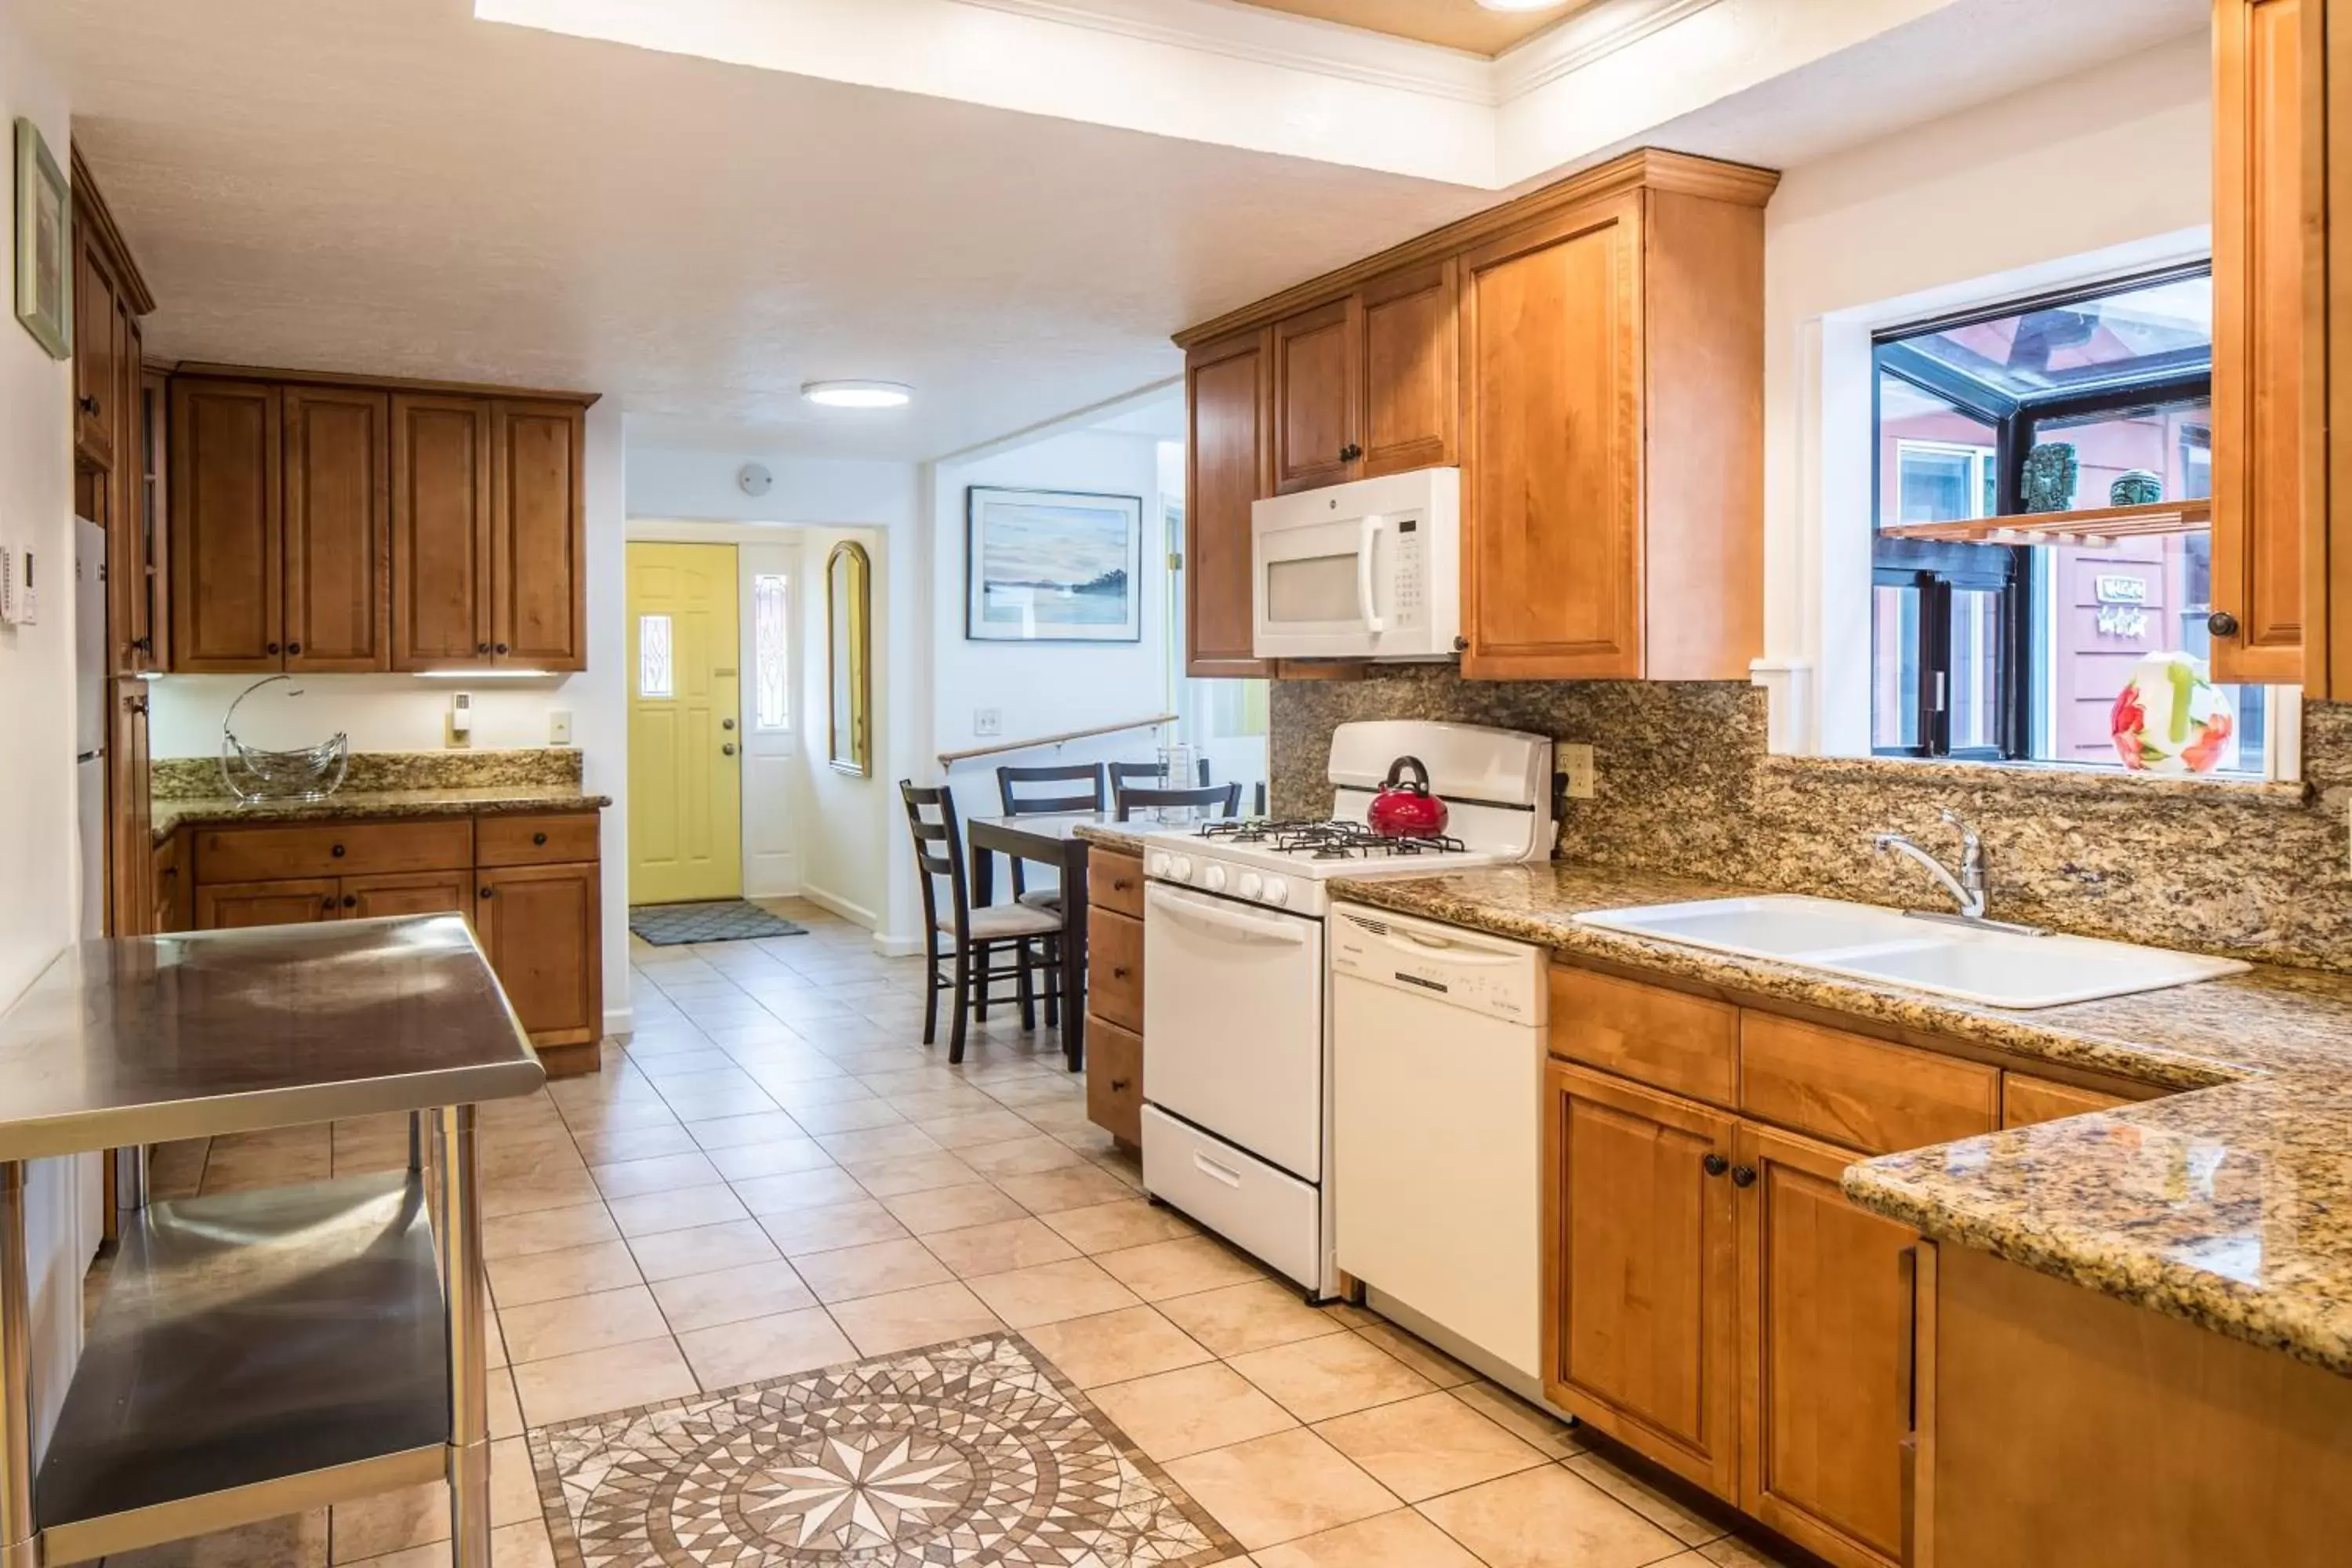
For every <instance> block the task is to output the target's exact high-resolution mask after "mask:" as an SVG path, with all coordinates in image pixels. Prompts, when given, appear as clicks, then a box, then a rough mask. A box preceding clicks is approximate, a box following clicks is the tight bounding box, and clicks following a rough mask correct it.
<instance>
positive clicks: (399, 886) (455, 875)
mask: <svg viewBox="0 0 2352 1568" xmlns="http://www.w3.org/2000/svg"><path fill="white" fill-rule="evenodd" d="M473 881H474V879H473V878H472V877H471V876H469V875H468V874H467V873H466V872H464V871H462V870H459V871H394V872H390V873H387V874H384V875H382V876H375V877H346V878H344V879H343V880H342V906H343V913H344V914H345V915H346V916H348V917H349V918H351V919H352V920H357V921H372V920H382V919H384V918H386V917H388V916H392V915H464V916H465V917H466V918H467V920H468V921H473V924H474V935H475V938H476V940H477V941H478V940H480V937H481V934H482V922H481V921H478V920H475V919H474V902H475V900H474V889H473Z"/></svg>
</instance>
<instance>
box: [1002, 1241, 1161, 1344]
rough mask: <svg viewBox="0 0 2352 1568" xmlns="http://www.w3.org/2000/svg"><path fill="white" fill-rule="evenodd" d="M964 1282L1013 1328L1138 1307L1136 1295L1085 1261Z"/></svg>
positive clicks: (1014, 1270) (1075, 1259)
mask: <svg viewBox="0 0 2352 1568" xmlns="http://www.w3.org/2000/svg"><path fill="white" fill-rule="evenodd" d="M965 1283H967V1284H969V1285H970V1286H971V1289H972V1293H973V1294H974V1295H977V1296H978V1297H979V1298H980V1299H981V1300H983V1301H985V1302H987V1303H988V1305H989V1307H990V1309H991V1310H993V1311H994V1312H995V1313H996V1315H997V1316H998V1317H1000V1318H1003V1320H1004V1321H1006V1322H1008V1323H1010V1324H1012V1325H1013V1327H1014V1328H1016V1329H1025V1328H1029V1327H1031V1326H1033V1325H1034V1324H1038V1323H1058V1322H1060V1321H1063V1320H1064V1319H1066V1318H1091V1317H1095V1316H1097V1315H1099V1314H1101V1313H1104V1312H1115V1311H1118V1310H1119V1309H1120V1308H1122V1307H1132V1306H1135V1305H1137V1304H1138V1303H1137V1300H1136V1295H1135V1292H1134V1291H1132V1290H1129V1289H1128V1288H1127V1287H1126V1286H1124V1285H1122V1284H1120V1283H1119V1282H1118V1280H1116V1279H1112V1278H1111V1277H1110V1276H1109V1275H1108V1274H1106V1273H1104V1272H1103V1271H1102V1270H1101V1269H1100V1268H1097V1267H1096V1266H1095V1264H1094V1263H1093V1262H1092V1261H1091V1260H1089V1259H1087V1258H1068V1259H1066V1260H1065V1261H1063V1262H1060V1263H1040V1264H1037V1265H1036V1266H1034V1268H1016V1269H1013V1270H1012V1271H1011V1272H1010V1273H1005V1274H989V1275H983V1276H982V1277H980V1278H978V1279H969V1280H966V1281H965Z"/></svg>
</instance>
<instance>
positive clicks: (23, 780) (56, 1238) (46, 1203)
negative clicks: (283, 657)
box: [0, 7, 102, 1445]
mask: <svg viewBox="0 0 2352 1568" xmlns="http://www.w3.org/2000/svg"><path fill="white" fill-rule="evenodd" d="M18 115H23V116H25V117H26V118H27V119H30V120H31V121H33V122H34V123H35V124H37V125H38V126H39V127H40V130H41V135H42V137H43V138H44V139H45V140H47V142H48V144H49V150H50V151H51V152H52V153H55V154H56V156H57V160H58V163H59V165H60V166H62V165H63V164H64V163H65V162H66V154H67V150H68V135H69V127H68V113H67V104H66V93H65V88H64V84H63V83H62V82H61V81H60V80H59V79H58V78H57V76H56V75H55V74H53V73H52V71H51V70H50V68H49V66H48V62H47V59H46V58H44V57H43V56H42V55H41V54H40V53H38V52H37V50H36V49H35V48H34V47H33V46H32V43H31V41H30V40H29V39H27V38H26V37H22V36H21V35H20V34H19V32H18V30H17V26H16V20H15V18H14V17H12V16H10V15H9V13H8V11H7V10H6V9H5V7H0V124H11V123H13V122H14V121H15V120H16V116H18ZM10 184H11V186H12V188H13V184H14V182H13V181H11V182H10ZM10 211H11V215H12V216H9V217H7V218H6V219H5V220H0V227H5V237H0V279H14V278H15V276H16V269H15V237H16V223H15V220H14V216H13V212H14V208H13V206H12V207H11V209H10ZM7 287H9V288H10V289H13V288H14V287H15V285H14V283H13V282H10V283H8V284H7ZM71 405H72V369H71V367H70V365H68V364H67V363H63V362H60V361H58V360H53V359H51V358H49V356H48V354H47V352H46V351H45V350H43V349H42V348H41V346H40V345H39V344H38V343H37V342H34V341H33V339H32V336H31V334H30V333H28V332H26V331H25V330H24V328H23V327H22V326H20V325H19V324H18V323H17V321H16V319H15V312H14V311H13V310H11V311H10V312H9V313H8V315H7V317H6V318H5V320H0V542H5V543H6V544H7V545H8V546H9V547H10V548H11V549H12V550H23V549H26V548H28V547H29V548H30V549H31V550H32V551H33V552H35V554H36V556H37V558H38V562H39V566H40V570H41V571H43V572H45V573H46V574H47V581H48V582H49V584H50V586H49V588H48V589H47V592H46V593H45V594H44V595H43V613H42V616H41V621H40V624H39V625H38V626H0V711H5V713H6V714H7V715H8V743H7V744H6V745H5V746H0V889H5V896H0V1006H5V1005H7V1004H9V1003H12V1002H14V1001H15V1000H16V997H17V996H18V995H19V994H22V993H23V991H24V989H25V987H26V985H27V984H30V983H31V982H32V980H33V979H34V977H35V976H37V975H38V974H39V973H41V971H42V970H43V969H45V968H46V967H47V965H48V964H49V963H50V961H51V960H53V959H54V958H56V957H57V955H58V952H60V951H61V950H63V948H64V947H65V945H66V944H67V943H68V942H70V941H71V940H72V938H73V936H74V933H75V931H77V930H78V929H79V924H78V912H77V911H78V910H79V903H78V900H79V898H81V897H88V898H92V899H96V898H100V897H101V896H102V890H101V889H96V888H90V889H81V888H80V887H79V882H80V868H79V858H78V854H77V846H78V844H79V838H78V837H77V834H76V827H75V807H74V774H73V766H74V764H73V741H74V723H73V710H72V707H71V703H72V700H73V695H74V659H73V647H74V626H73V610H74V603H73V594H72V572H73V544H72V519H73V456H72V449H73V433H72V427H71V426H70V424H69V422H68V410H69V409H70V407H71ZM29 1185H30V1191H29V1193H28V1194H27V1213H26V1220H27V1236H28V1241H29V1244H30V1247H31V1249H32V1264H33V1279H32V1302H31V1305H32V1320H33V1321H32V1342H33V1362H34V1369H33V1370H34V1383H35V1398H36V1402H37V1406H36V1415H35V1422H34V1426H35V1442H36V1444H37V1445H38V1444H41V1443H45V1442H46V1441H47V1434H48V1431H49V1428H50V1426H51V1425H52V1424H53V1423H54V1422H55V1420H56V1418H57V1410H58V1405H59V1403H60V1402H61V1401H62V1399H63V1398H64V1395H65V1384H66V1378H67V1375H68V1373H69V1372H70V1370H71V1368H72V1365H73V1360H74V1357H75V1356H76V1355H78V1354H79V1351H80V1345H81V1274H82V1265H83V1263H84V1262H85V1261H86V1260H87V1254H86V1253H85V1252H83V1250H82V1248H81V1247H79V1246H78V1245H77V1244H76V1239H75V1238H76V1233H77V1229H78V1226H77V1223H76V1213H75V1208H76V1203H75V1199H76V1196H77V1194H76V1186H77V1184H76V1182H75V1180H74V1174H73V1166H72V1165H71V1164H70V1163H68V1162H65V1161H58V1160H43V1161H37V1162H36V1163H34V1166H33V1169H32V1172H31V1173H30V1178H29ZM89 1239H90V1240H91V1241H95V1239H96V1238H95V1237H91V1238H89Z"/></svg>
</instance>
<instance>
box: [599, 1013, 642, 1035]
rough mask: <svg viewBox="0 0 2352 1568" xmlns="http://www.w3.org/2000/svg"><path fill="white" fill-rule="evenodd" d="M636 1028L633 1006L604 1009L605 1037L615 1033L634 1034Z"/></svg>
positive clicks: (635, 1014)
mask: <svg viewBox="0 0 2352 1568" xmlns="http://www.w3.org/2000/svg"><path fill="white" fill-rule="evenodd" d="M636 1028H637V1010H636V1009H635V1007H607V1008H605V1009H604V1037H605V1038H607V1039H611V1038H612V1037H614V1036H616V1035H630V1034H635V1032H636Z"/></svg>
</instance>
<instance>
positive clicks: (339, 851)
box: [327, 844, 343, 860]
mask: <svg viewBox="0 0 2352 1568" xmlns="http://www.w3.org/2000/svg"><path fill="white" fill-rule="evenodd" d="M327 853H328V854H330V855H332V856H333V857H334V858H336V859H338V860H340V859H341V858H343V847H342V846H341V845H340V844H338V845H336V846H335V847H333V848H332V849H330V850H328V851H327Z"/></svg>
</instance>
